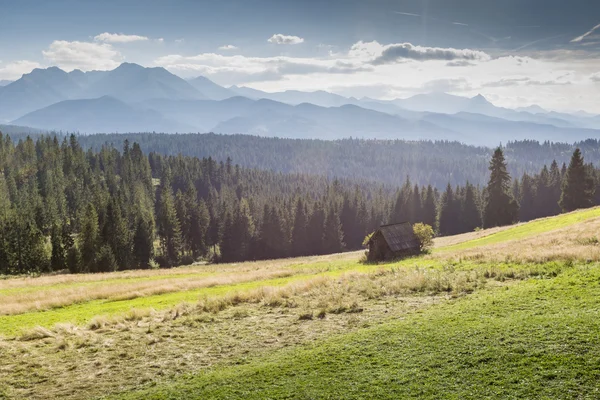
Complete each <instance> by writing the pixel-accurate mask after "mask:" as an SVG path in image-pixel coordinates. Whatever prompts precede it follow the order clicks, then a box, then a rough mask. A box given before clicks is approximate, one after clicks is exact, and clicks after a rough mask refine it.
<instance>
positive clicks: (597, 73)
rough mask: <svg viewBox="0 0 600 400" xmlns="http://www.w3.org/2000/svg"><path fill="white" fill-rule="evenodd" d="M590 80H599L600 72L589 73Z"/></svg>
mask: <svg viewBox="0 0 600 400" xmlns="http://www.w3.org/2000/svg"><path fill="white" fill-rule="evenodd" d="M590 79H591V80H592V82H600V72H596V73H595V74H592V75H590Z"/></svg>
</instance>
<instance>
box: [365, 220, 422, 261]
mask: <svg viewBox="0 0 600 400" xmlns="http://www.w3.org/2000/svg"><path fill="white" fill-rule="evenodd" d="M368 245H369V255H368V259H369V261H384V260H391V259H394V258H401V257H406V256H410V255H414V254H418V253H419V251H420V248H421V242H420V241H419V239H418V238H417V236H416V235H415V233H414V231H413V227H412V225H411V224H410V222H402V223H399V224H390V225H383V226H381V227H379V229H378V230H377V231H375V232H374V233H373V235H372V236H371V239H370V240H369V242H368Z"/></svg>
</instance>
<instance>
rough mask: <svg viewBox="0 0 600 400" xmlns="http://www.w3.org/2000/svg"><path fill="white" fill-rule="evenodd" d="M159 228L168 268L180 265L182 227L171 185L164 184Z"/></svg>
mask: <svg viewBox="0 0 600 400" xmlns="http://www.w3.org/2000/svg"><path fill="white" fill-rule="evenodd" d="M158 210H159V211H158V227H159V231H158V233H159V235H160V239H161V247H162V253H163V256H164V257H165V262H166V263H167V265H168V266H173V265H178V263H179V260H180V258H181V250H182V243H181V242H182V239H181V226H180V224H179V219H178V218H177V211H176V209H175V200H174V199H173V192H172V190H171V186H170V184H169V183H168V181H167V182H165V184H163V187H162V190H161V195H160V203H159V207H158Z"/></svg>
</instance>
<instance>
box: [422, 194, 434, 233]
mask: <svg viewBox="0 0 600 400" xmlns="http://www.w3.org/2000/svg"><path fill="white" fill-rule="evenodd" d="M422 213H423V223H424V224H427V225H429V226H431V227H435V221H436V217H437V210H436V205H435V194H434V192H433V188H432V187H431V185H428V186H427V192H426V194H425V200H424V202H423V212H422Z"/></svg>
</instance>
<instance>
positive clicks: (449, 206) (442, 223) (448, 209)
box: [437, 183, 459, 236]
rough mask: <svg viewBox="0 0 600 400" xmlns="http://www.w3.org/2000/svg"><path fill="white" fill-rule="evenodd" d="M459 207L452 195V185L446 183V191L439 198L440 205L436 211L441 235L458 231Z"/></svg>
mask: <svg viewBox="0 0 600 400" xmlns="http://www.w3.org/2000/svg"><path fill="white" fill-rule="evenodd" d="M458 218H459V207H458V206H457V201H456V199H455V197H454V191H453V190H452V186H450V184H449V183H448V186H446V191H445V192H444V193H443V194H442V198H441V199H440V207H439V213H438V224H437V230H438V233H439V234H440V235H442V236H446V235H453V234H454V233H456V232H458V229H457V225H458Z"/></svg>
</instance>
